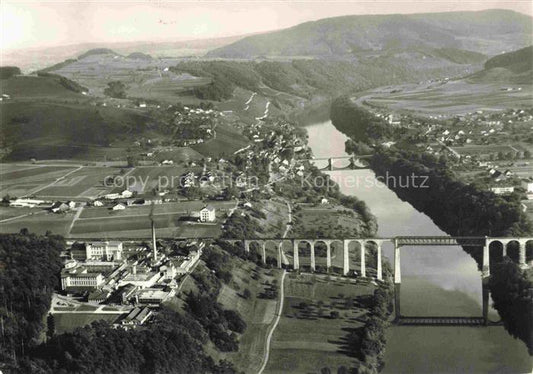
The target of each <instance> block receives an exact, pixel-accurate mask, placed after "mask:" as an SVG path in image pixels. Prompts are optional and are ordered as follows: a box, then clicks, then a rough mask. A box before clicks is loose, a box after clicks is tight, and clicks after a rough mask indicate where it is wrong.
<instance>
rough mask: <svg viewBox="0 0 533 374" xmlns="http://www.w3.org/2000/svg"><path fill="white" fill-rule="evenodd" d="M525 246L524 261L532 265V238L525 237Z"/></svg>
mask: <svg viewBox="0 0 533 374" xmlns="http://www.w3.org/2000/svg"><path fill="white" fill-rule="evenodd" d="M525 248H526V263H527V264H528V265H529V266H533V238H527V239H526V240H525Z"/></svg>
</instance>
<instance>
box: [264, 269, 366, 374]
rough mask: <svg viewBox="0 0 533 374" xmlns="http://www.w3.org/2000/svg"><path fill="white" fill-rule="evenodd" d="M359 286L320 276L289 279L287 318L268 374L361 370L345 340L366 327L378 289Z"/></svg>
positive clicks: (279, 331) (275, 341) (277, 336)
mask: <svg viewBox="0 0 533 374" xmlns="http://www.w3.org/2000/svg"><path fill="white" fill-rule="evenodd" d="M353 282H354V281H353V280H347V279H341V278H335V279H332V280H327V278H326V277H325V276H316V275H315V276H313V275H296V274H290V275H289V276H288V277H286V279H285V303H284V307H283V314H282V317H281V320H280V322H279V325H278V327H277V328H276V331H275V332H274V335H273V340H272V346H271V353H270V359H269V361H268V365H267V367H266V370H265V373H288V372H290V373H310V372H312V373H315V372H317V371H319V370H320V369H321V368H323V367H329V368H330V369H331V370H332V371H333V372H334V371H335V370H336V369H337V368H338V367H340V366H346V367H354V366H356V362H357V359H356V358H355V357H353V356H352V355H351V353H349V351H348V347H346V346H345V343H344V340H343V338H344V337H345V336H346V335H347V334H348V333H349V332H350V331H352V330H354V329H357V328H360V327H362V326H363V324H364V318H365V315H366V313H367V310H366V309H365V307H364V299H365V297H366V296H369V295H371V294H372V293H373V291H374V286H372V285H364V284H354V283H353ZM336 313H338V316H337V317H335V315H336Z"/></svg>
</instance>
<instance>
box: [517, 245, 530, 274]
mask: <svg viewBox="0 0 533 374" xmlns="http://www.w3.org/2000/svg"><path fill="white" fill-rule="evenodd" d="M518 266H520V268H522V269H527V267H528V266H527V263H526V241H522V240H519V241H518Z"/></svg>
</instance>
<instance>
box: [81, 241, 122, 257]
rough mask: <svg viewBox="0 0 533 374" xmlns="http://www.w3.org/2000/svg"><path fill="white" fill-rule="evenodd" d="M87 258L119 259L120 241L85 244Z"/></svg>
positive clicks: (120, 254) (120, 251) (120, 253)
mask: <svg viewBox="0 0 533 374" xmlns="http://www.w3.org/2000/svg"><path fill="white" fill-rule="evenodd" d="M85 253H86V258H87V260H107V261H111V260H121V259H122V242H118V241H108V242H93V243H87V244H86V245H85Z"/></svg>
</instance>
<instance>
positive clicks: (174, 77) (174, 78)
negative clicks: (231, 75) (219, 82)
mask: <svg viewBox="0 0 533 374" xmlns="http://www.w3.org/2000/svg"><path fill="white" fill-rule="evenodd" d="M178 61H179V60H178V59H175V58H174V59H173V58H158V59H134V58H128V57H124V56H118V55H113V54H94V55H89V56H85V57H83V58H82V59H79V60H78V61H75V62H73V63H70V64H67V65H66V66H63V67H61V68H59V69H58V70H54V71H53V73H55V74H59V75H62V76H64V77H67V78H69V79H72V80H74V81H76V82H78V83H80V84H81V85H83V86H85V87H88V88H89V92H90V94H91V95H96V96H103V95H104V93H103V91H104V89H105V88H106V86H107V83H108V82H109V81H122V82H123V83H125V84H126V86H127V96H128V97H131V98H142V99H145V100H157V101H166V102H169V103H170V104H174V103H176V102H177V101H183V100H181V96H183V95H185V96H187V93H188V91H189V90H190V89H191V88H194V87H197V86H205V85H206V84H209V83H210V82H211V80H210V79H208V78H199V77H193V76H191V75H189V74H175V73H173V72H172V71H170V70H168V69H167V68H168V67H171V66H175V65H176V64H177V63H178Z"/></svg>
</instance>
